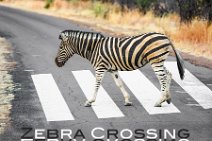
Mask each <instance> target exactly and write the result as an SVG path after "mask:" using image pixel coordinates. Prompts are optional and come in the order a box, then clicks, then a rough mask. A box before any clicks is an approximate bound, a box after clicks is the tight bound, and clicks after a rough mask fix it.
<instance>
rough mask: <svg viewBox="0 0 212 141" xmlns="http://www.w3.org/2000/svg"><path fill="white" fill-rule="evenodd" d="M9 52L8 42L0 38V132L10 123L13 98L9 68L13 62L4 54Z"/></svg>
mask: <svg viewBox="0 0 212 141" xmlns="http://www.w3.org/2000/svg"><path fill="white" fill-rule="evenodd" d="M10 53H11V50H10V44H9V43H8V42H7V41H6V40H5V39H3V38H0V111H1V112H0V134H2V133H3V132H4V129H5V128H6V127H7V126H9V123H10V109H11V108H12V104H11V101H12V100H13V99H14V95H13V94H12V92H13V89H14V84H13V80H12V76H11V74H9V70H10V69H12V68H14V66H15V63H14V62H8V61H7V60H6V57H5V56H8V55H9V54H10Z"/></svg>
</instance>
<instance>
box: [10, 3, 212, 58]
mask: <svg viewBox="0 0 212 141" xmlns="http://www.w3.org/2000/svg"><path fill="white" fill-rule="evenodd" d="M7 1H10V5H13V6H16V7H21V8H23V7H25V8H26V9H33V11H37V12H42V13H45V14H46V13H47V14H51V15H54V16H60V17H63V18H69V19H72V20H76V21H80V22H83V23H86V24H89V25H91V26H95V27H97V28H101V29H104V30H107V31H112V32H113V33H115V34H116V35H135V34H140V33H144V32H161V33H165V34H167V35H168V36H169V37H170V38H171V40H172V41H173V42H174V44H175V46H176V47H177V48H178V49H179V50H181V51H183V52H187V53H189V54H191V55H195V56H202V57H206V58H209V59H212V43H211V41H212V25H210V26H209V25H207V22H206V21H200V20H197V19H195V20H193V21H192V22H191V23H190V24H180V18H179V16H178V15H177V14H169V15H167V16H165V17H162V18H159V17H155V16H154V14H153V13H152V12H151V11H150V12H147V14H146V15H143V14H142V13H140V12H139V10H137V9H134V10H128V9H126V8H125V10H124V12H122V10H121V7H120V6H119V5H117V4H113V5H112V4H102V3H100V2H94V3H92V2H91V1H80V0H72V1H71V2H67V1H65V0H55V1H54V3H53V5H52V7H51V8H50V9H49V10H46V9H44V8H43V7H44V5H45V3H44V2H43V1H41V0H36V1H33V0H27V2H26V1H25V0H7ZM11 1H12V3H11Z"/></svg>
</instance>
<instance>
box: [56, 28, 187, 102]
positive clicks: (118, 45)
mask: <svg viewBox="0 0 212 141" xmlns="http://www.w3.org/2000/svg"><path fill="white" fill-rule="evenodd" d="M59 39H61V44H60V49H59V51H58V54H57V57H56V58H55V62H56V64H57V66H59V67H62V66H63V65H64V64H65V63H66V61H67V60H68V59H69V58H70V57H71V56H73V55H74V54H78V55H80V56H81V57H84V58H86V59H88V60H89V61H90V62H91V64H92V65H93V67H94V69H95V71H96V84H95V90H94V96H93V98H92V99H91V100H89V101H87V102H86V106H91V103H93V102H94V101H95V99H96V95H97V91H98V89H99V86H100V84H101V80H102V78H103V76H104V73H105V72H107V71H108V72H111V74H112V76H113V78H114V80H115V82H116V84H117V86H118V87H120V89H121V91H122V93H123V95H124V97H125V105H131V102H129V94H128V93H127V92H126V90H125V89H124V88H123V84H122V81H121V79H120V78H119V76H118V72H117V71H131V70H135V69H138V68H140V67H142V66H144V65H146V64H147V63H150V65H151V66H152V69H153V70H154V72H155V74H156V76H157V77H158V79H159V82H160V84H161V93H162V96H161V98H160V100H159V101H158V102H157V103H156V105H155V106H161V103H163V102H164V101H167V102H168V103H170V101H171V95H170V92H169V86H170V82H171V73H170V72H169V71H168V70H167V69H166V68H165V66H164V61H165V60H166V59H167V56H168V55H169V52H170V49H173V50H174V52H175V55H176V59H177V65H178V70H179V74H180V77H181V79H183V77H184V67H183V60H182V58H181V57H180V55H179V53H178V52H177V51H176V50H175V48H174V46H173V44H172V43H171V41H170V40H169V38H168V37H167V36H166V35H164V34H161V33H155V32H152V33H145V34H141V35H137V36H133V37H124V38H117V37H105V36H103V35H102V34H100V33H93V32H82V31H74V30H65V31H63V32H61V34H60V35H59Z"/></svg>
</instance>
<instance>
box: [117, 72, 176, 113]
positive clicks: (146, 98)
mask: <svg viewBox="0 0 212 141" xmlns="http://www.w3.org/2000/svg"><path fill="white" fill-rule="evenodd" d="M119 74H120V76H121V78H122V80H123V81H124V82H125V84H126V85H127V86H128V88H129V89H130V90H131V92H132V93H133V94H134V95H135V97H136V98H137V99H138V101H139V102H140V103H141V104H142V106H143V107H144V108H145V110H146V111H147V112H148V113H149V114H151V115H152V114H170V113H180V111H179V110H178V109H177V107H175V106H174V105H173V104H172V103H171V104H169V105H168V104H167V103H166V102H165V103H163V104H162V107H154V104H155V103H156V102H157V100H159V98H160V91H159V90H158V89H157V88H156V87H155V86H154V85H153V84H152V82H150V81H149V79H147V78H146V77H145V76H144V75H143V74H142V73H141V72H140V71H139V70H134V71H121V72H119Z"/></svg>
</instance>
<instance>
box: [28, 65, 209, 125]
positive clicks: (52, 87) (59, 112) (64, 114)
mask: <svg viewBox="0 0 212 141" xmlns="http://www.w3.org/2000/svg"><path fill="white" fill-rule="evenodd" d="M165 65H166V67H167V69H168V70H170V71H171V73H172V75H173V79H174V80H175V81H176V82H177V83H178V84H179V85H180V86H181V87H182V88H183V89H184V90H185V92H186V93H188V94H189V95H190V96H191V97H192V98H193V99H194V100H196V101H197V102H198V103H199V105H200V106H202V107H203V108H204V109H210V108H212V91H211V90H210V89H209V88H208V87H207V86H206V85H204V84H203V83H202V82H201V81H200V80H199V79H198V78H196V77H195V76H194V75H193V74H191V73H190V72H189V71H188V70H186V71H185V79H184V80H183V81H182V80H180V77H179V74H178V69H177V65H176V62H167V63H165ZM72 73H73V75H74V77H75V79H76V81H77V83H78V84H79V86H80V88H81V90H82V91H83V93H84V94H85V96H86V98H87V99H90V98H91V97H92V94H93V89H94V83H95V77H94V75H93V74H92V73H91V71H90V70H79V71H72ZM119 74H120V76H121V78H122V80H123V81H124V83H125V84H126V85H127V87H128V88H129V89H130V90H131V92H132V93H133V94H134V95H135V97H136V99H137V100H138V101H139V102H140V103H141V105H142V106H143V107H144V108H145V110H146V111H147V112H148V113H149V114H150V115H155V114H173V113H181V111H180V110H179V109H178V108H177V107H176V106H175V105H174V104H167V103H163V104H162V107H154V104H155V102H156V100H158V99H159V97H160V91H159V89H157V88H156V87H155V86H154V85H153V83H152V82H151V81H150V80H149V79H147V78H146V77H145V76H144V75H143V74H142V73H141V72H140V71H139V70H134V71H128V72H119ZM85 78H86V79H85ZM32 80H33V82H34V85H35V88H36V90H37V93H38V96H39V99H40V102H41V105H42V108H43V110H44V113H45V116H46V119H47V121H63V120H74V117H73V115H72V113H71V112H70V110H69V108H68V106H67V104H66V102H65V100H64V98H63V96H62V94H61V93H60V91H59V89H58V87H57V84H56V82H55V80H54V78H53V77H52V75H51V74H37V75H32ZM92 108H93V111H94V113H95V114H96V116H97V117H98V118H100V119H102V118H120V117H124V116H125V115H124V114H123V113H122V111H121V110H120V109H119V107H118V106H117V105H116V104H115V102H114V101H113V100H112V99H111V97H110V96H109V94H108V93H107V92H106V91H105V89H104V88H103V87H102V86H101V87H100V89H99V91H98V95H97V100H96V102H95V103H93V106H92Z"/></svg>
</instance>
